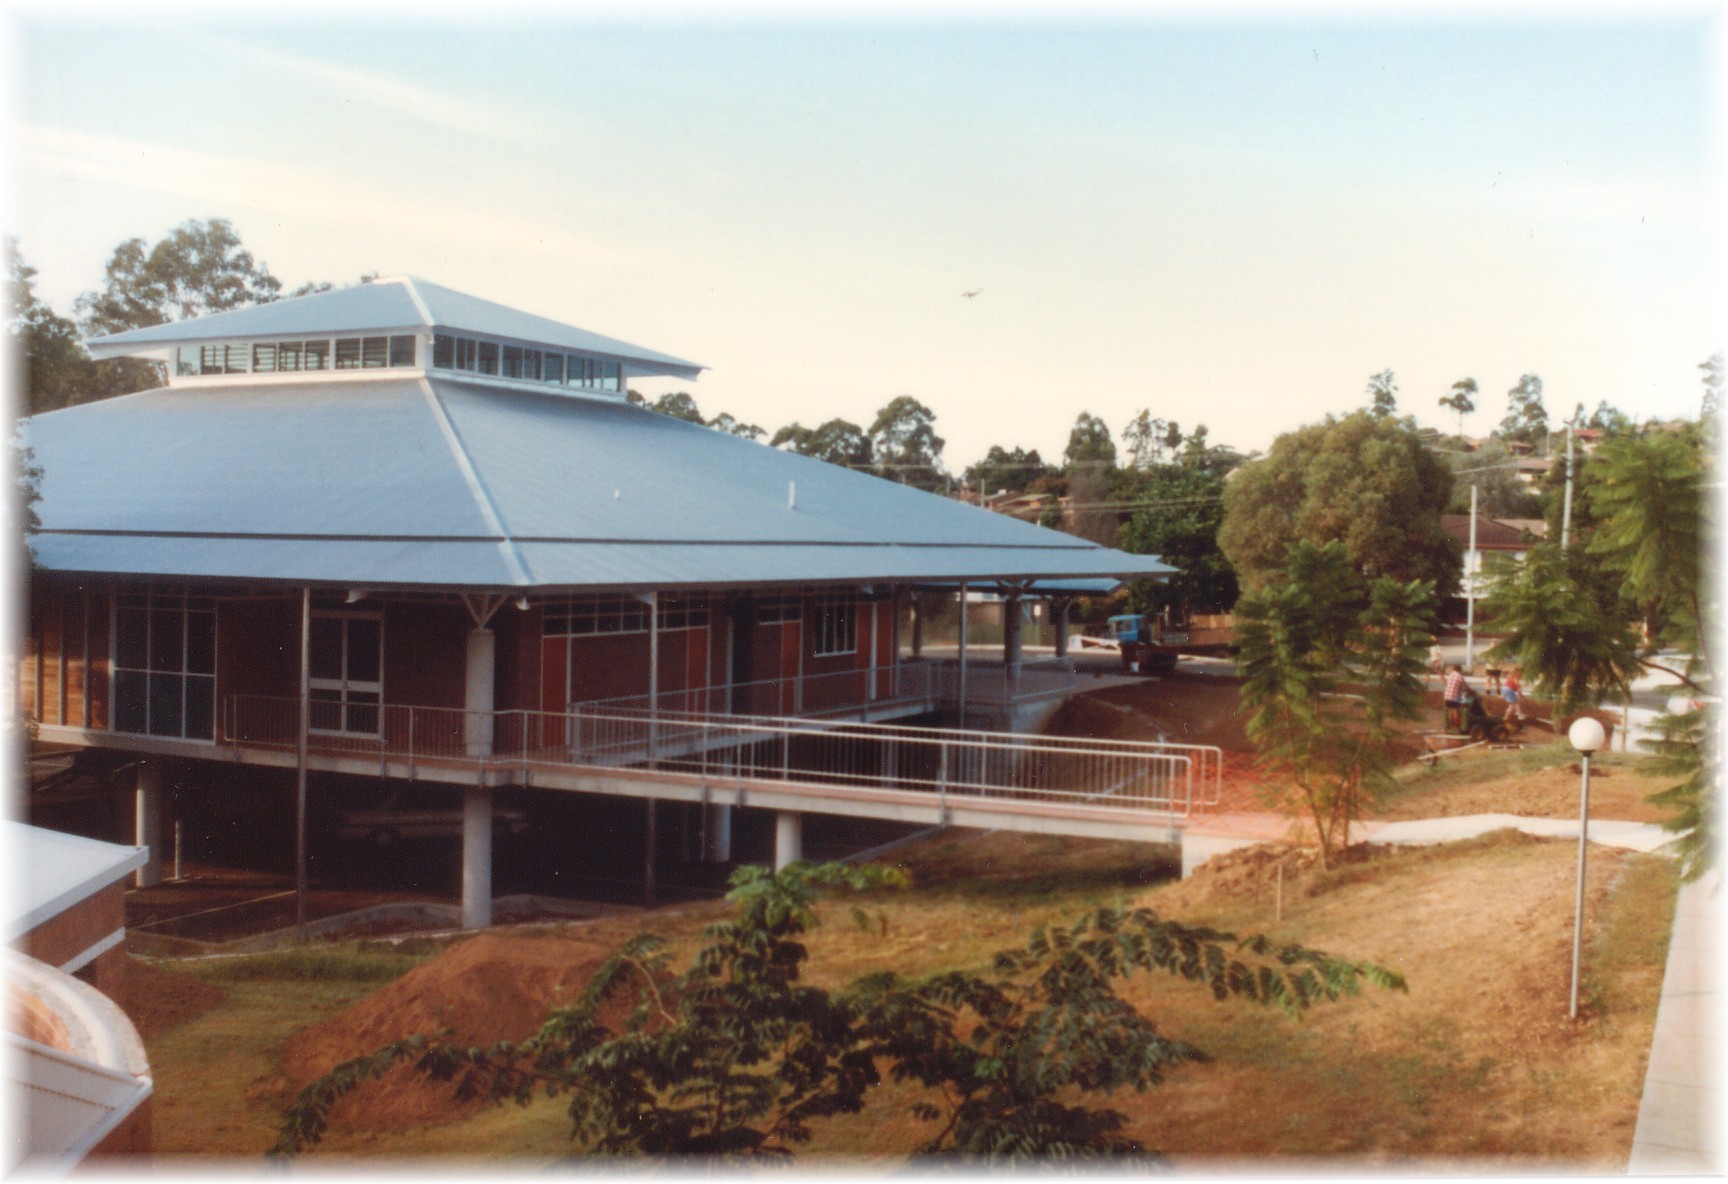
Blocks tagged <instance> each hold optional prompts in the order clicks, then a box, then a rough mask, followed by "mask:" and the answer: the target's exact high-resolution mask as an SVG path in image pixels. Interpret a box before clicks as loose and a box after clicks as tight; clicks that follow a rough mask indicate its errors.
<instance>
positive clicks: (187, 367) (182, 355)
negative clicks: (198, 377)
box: [174, 345, 200, 376]
mask: <svg viewBox="0 0 1728 1184" xmlns="http://www.w3.org/2000/svg"><path fill="white" fill-rule="evenodd" d="M199 372H200V369H199V365H198V347H197V346H195V345H183V346H181V347H180V348H179V349H177V350H175V351H174V373H175V374H176V375H180V376H184V375H188V374H197V373H199Z"/></svg>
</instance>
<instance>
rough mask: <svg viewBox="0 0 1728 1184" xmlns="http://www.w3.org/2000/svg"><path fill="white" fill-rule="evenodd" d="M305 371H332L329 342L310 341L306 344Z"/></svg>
mask: <svg viewBox="0 0 1728 1184" xmlns="http://www.w3.org/2000/svg"><path fill="white" fill-rule="evenodd" d="M304 369H307V370H328V369H330V343H329V342H328V341H308V342H307V343H306V359H305V366H304Z"/></svg>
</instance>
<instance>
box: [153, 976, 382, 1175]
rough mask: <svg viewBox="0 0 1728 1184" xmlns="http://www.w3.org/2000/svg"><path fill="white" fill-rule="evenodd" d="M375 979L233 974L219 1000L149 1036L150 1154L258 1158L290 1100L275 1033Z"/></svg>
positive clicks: (308, 1020) (314, 1018)
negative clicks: (246, 978)
mask: <svg viewBox="0 0 1728 1184" xmlns="http://www.w3.org/2000/svg"><path fill="white" fill-rule="evenodd" d="M374 988H375V984H374V983H370V982H353V981H350V982H330V981H323V982H304V981H300V982H293V983H292V984H288V983H284V982H283V981H281V980H260V981H254V982H236V983H235V984H234V985H232V986H231V987H230V988H229V994H228V998H227V999H226V1000H225V1001H224V1002H223V1003H222V1005H221V1006H219V1007H217V1008H215V1009H213V1010H211V1011H209V1012H206V1013H205V1014H204V1015H201V1016H199V1017H197V1018H196V1019H193V1020H190V1021H188V1022H187V1023H185V1024H182V1025H180V1026H179V1027H177V1028H174V1029H172V1030H171V1031H169V1032H167V1033H165V1034H163V1035H162V1036H159V1037H157V1038H156V1039H155V1040H152V1041H151V1042H150V1044H149V1047H148V1050H147V1051H148V1052H149V1056H150V1064H151V1066H152V1068H153V1069H154V1071H155V1073H154V1075H155V1082H156V1093H155V1098H154V1100H153V1102H152V1106H153V1110H152V1126H153V1131H154V1133H153V1139H154V1152H155V1154H156V1155H157V1156H171V1155H197V1156H218V1157H223V1158H240V1159H243V1160H250V1161H251V1162H252V1163H254V1164H261V1163H262V1159H261V1158H260V1157H262V1155H263V1154H264V1151H265V1150H266V1149H267V1148H268V1147H269V1146H270V1144H271V1143H273V1142H274V1141H275V1138H276V1129H277V1126H278V1125H279V1123H280V1122H281V1117H282V1107H283V1106H284V1105H285V1104H286V1102H287V1101H288V1086H287V1081H286V1080H285V1079H284V1078H283V1076H282V1059H281V1050H282V1045H283V1043H284V1042H285V1041H286V1040H287V1039H288V1037H289V1036H291V1035H292V1034H293V1033H294V1032H296V1031H298V1030H299V1029H301V1028H303V1027H306V1026H307V1025H308V1024H315V1023H317V1022H318V1021H320V1020H322V1019H324V1018H325V1017H326V1016H329V1015H331V1014H333V1013H334V1012H336V1011H338V1010H340V1009H341V1008H343V1007H346V1006H348V1005H349V1004H351V1003H355V1002H358V1001H359V1000H360V999H362V998H364V997H365V996H367V995H368V994H370V993H371V992H372V991H373V990H374Z"/></svg>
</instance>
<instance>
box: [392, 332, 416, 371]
mask: <svg viewBox="0 0 1728 1184" xmlns="http://www.w3.org/2000/svg"><path fill="white" fill-rule="evenodd" d="M390 364H391V365H392V366H412V365H413V364H414V338H412V337H409V336H397V337H392V338H391V339H390Z"/></svg>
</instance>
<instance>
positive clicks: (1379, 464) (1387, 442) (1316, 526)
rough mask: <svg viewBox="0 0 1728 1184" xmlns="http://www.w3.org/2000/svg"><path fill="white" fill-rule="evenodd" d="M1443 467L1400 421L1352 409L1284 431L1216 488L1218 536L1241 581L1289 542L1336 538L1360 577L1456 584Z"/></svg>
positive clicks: (1262, 570) (1258, 578)
mask: <svg viewBox="0 0 1728 1184" xmlns="http://www.w3.org/2000/svg"><path fill="white" fill-rule="evenodd" d="M1451 495H1452V474H1451V471H1450V470H1449V469H1448V468H1447V466H1446V465H1445V464H1444V463H1442V461H1441V460H1440V459H1439V458H1438V457H1437V456H1435V455H1434V454H1433V453H1432V452H1430V451H1429V450H1428V449H1427V448H1425V447H1424V446H1423V445H1422V442H1421V440H1420V439H1419V438H1418V437H1417V435H1416V433H1415V431H1413V430H1412V428H1411V426H1410V425H1409V424H1408V422H1406V421H1401V420H1394V419H1388V418H1377V417H1375V416H1373V415H1371V414H1370V413H1368V412H1366V411H1358V412H1355V413H1353V414H1351V415H1348V416H1346V417H1344V418H1343V419H1337V418H1334V417H1331V416H1328V417H1327V418H1326V419H1325V420H1324V421H1322V422H1321V423H1317V424H1310V425H1308V426H1307V427H1303V428H1298V429H1297V430H1296V431H1293V432H1286V433H1285V434H1284V435H1282V436H1279V437H1278V438H1277V439H1276V440H1275V441H1273V443H1272V448H1271V451H1270V452H1269V453H1268V454H1267V455H1266V456H1265V457H1264V458H1262V459H1260V460H1257V461H1251V462H1249V463H1248V464H1246V465H1244V466H1243V467H1242V468H1241V469H1239V470H1237V472H1236V474H1235V475H1234V476H1233V477H1232V478H1231V479H1230V481H1229V483H1228V484H1227V485H1226V486H1225V493H1224V523H1223V526H1222V528H1221V529H1220V531H1219V536H1218V538H1219V543H1220V545H1221V546H1222V547H1223V549H1224V554H1225V556H1226V558H1228V559H1229V561H1230V564H1231V566H1232V567H1233V568H1235V570H1236V576H1237V579H1239V580H1240V581H1241V582H1242V584H1243V586H1244V587H1245V588H1250V587H1254V586H1257V585H1258V584H1260V583H1263V582H1265V581H1266V580H1267V579H1270V578H1272V577H1273V576H1275V575H1277V574H1278V573H1279V572H1280V571H1282V569H1283V567H1284V562H1285V558H1286V556H1287V555H1288V553H1289V550H1290V548H1291V547H1293V546H1294V545H1296V544H1297V543H1298V542H1301V541H1303V540H1307V541H1309V542H1312V543H1314V544H1316V545H1321V544H1324V543H1326V542H1328V541H1329V540H1332V539H1337V540H1339V541H1340V542H1341V544H1342V545H1343V547H1344V549H1345V554H1346V555H1347V556H1348V557H1349V560H1350V563H1351V565H1352V567H1353V568H1354V569H1355V570H1356V572H1357V573H1358V574H1359V575H1361V576H1362V577H1363V578H1364V579H1368V580H1374V579H1378V578H1380V577H1382V576H1385V577H1388V578H1391V579H1394V580H1398V581H1400V582H1408V581H1410V580H1426V581H1428V582H1429V583H1432V584H1433V585H1434V587H1435V591H1436V595H1437V596H1440V597H1442V598H1443V597H1446V596H1450V595H1452V594H1453V592H1454V591H1455V590H1456V589H1457V587H1458V579H1459V574H1460V563H1461V551H1460V548H1459V546H1458V544H1457V542H1456V541H1455V540H1453V538H1452V537H1451V536H1450V535H1448V534H1447V533H1446V531H1445V529H1444V528H1443V527H1442V525H1441V522H1440V516H1441V514H1442V512H1444V510H1445V509H1446V504H1447V502H1448V501H1449V500H1450V498H1451Z"/></svg>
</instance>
